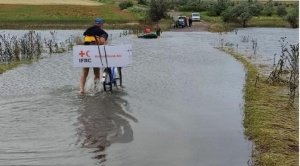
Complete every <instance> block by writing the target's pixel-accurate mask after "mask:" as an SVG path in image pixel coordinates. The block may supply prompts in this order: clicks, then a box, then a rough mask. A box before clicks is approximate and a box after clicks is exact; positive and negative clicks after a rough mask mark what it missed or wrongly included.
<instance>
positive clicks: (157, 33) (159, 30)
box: [156, 26, 162, 36]
mask: <svg viewBox="0 0 300 166" xmlns="http://www.w3.org/2000/svg"><path fill="white" fill-rule="evenodd" d="M161 33H162V32H161V29H160V27H159V26H157V27H156V35H157V36H160V34H161Z"/></svg>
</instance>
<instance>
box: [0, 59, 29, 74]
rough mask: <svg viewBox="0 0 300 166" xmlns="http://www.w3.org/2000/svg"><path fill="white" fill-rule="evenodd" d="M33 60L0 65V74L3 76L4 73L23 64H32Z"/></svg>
mask: <svg viewBox="0 0 300 166" xmlns="http://www.w3.org/2000/svg"><path fill="white" fill-rule="evenodd" d="M34 61H35V60H22V61H13V62H10V63H8V64H0V74H3V73H4V72H6V71H8V70H11V69H13V68H16V67H18V66H21V65H23V64H30V63H32V62H34Z"/></svg>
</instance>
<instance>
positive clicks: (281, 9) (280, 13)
mask: <svg viewBox="0 0 300 166" xmlns="http://www.w3.org/2000/svg"><path fill="white" fill-rule="evenodd" d="M276 13H277V15H278V16H280V17H283V16H285V15H286V14H287V11H286V7H285V5H280V6H277V10H276Z"/></svg>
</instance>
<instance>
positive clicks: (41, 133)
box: [0, 31, 252, 166]
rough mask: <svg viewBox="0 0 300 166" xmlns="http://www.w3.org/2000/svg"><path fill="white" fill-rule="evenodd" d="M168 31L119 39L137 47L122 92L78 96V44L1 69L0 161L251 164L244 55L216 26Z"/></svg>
mask: <svg viewBox="0 0 300 166" xmlns="http://www.w3.org/2000/svg"><path fill="white" fill-rule="evenodd" d="M60 33H61V35H60V36H64V35H66V38H67V37H68V36H67V35H70V34H69V33H72V32H70V31H68V33H66V32H65V31H62V32H60ZM74 33H75V32H74ZM76 33H77V32H76ZM162 35H163V36H162V37H161V38H159V39H139V38H132V37H131V36H123V37H120V38H118V39H117V40H113V41H112V44H115V45H118V44H132V48H133V64H132V66H131V67H127V68H124V69H123V84H124V88H119V89H114V93H104V92H100V93H97V94H95V93H93V92H88V94H87V95H86V96H80V95H79V79H80V74H81V69H79V68H73V62H72V52H68V53H64V54H60V55H52V56H51V57H48V58H45V59H42V60H40V61H38V62H36V63H33V64H30V65H24V66H22V67H19V68H16V69H14V70H11V71H8V72H5V73H4V74H2V75H0V106H1V107H0V132H1V135H0V147H1V148H0V165H30V166H34V165H45V166H46V165H47V166H48V165H51V166H58V165H68V166H83V165H84V166H93V165H106V166H246V165H247V161H248V160H249V159H250V155H251V146H252V144H251V143H250V142H249V141H248V140H247V139H246V138H245V137H244V135H243V126H242V120H243V84H244V79H245V71H244V68H243V66H242V64H241V63H239V62H238V61H236V60H235V59H234V58H232V57H231V56H229V55H226V54H224V53H223V52H220V51H218V50H217V49H215V48H213V46H214V43H217V42H218V37H217V36H216V35H215V34H211V33H208V32H163V34H162ZM92 75H93V74H92V72H90V75H89V80H88V83H87V89H91V87H93V85H92V82H93V81H92Z"/></svg>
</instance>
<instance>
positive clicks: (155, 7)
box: [148, 0, 169, 22]
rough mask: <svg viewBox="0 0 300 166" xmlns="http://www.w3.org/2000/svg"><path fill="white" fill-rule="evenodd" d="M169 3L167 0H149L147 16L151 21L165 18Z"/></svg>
mask: <svg viewBox="0 0 300 166" xmlns="http://www.w3.org/2000/svg"><path fill="white" fill-rule="evenodd" d="M168 9H169V3H168V1H167V0H151V3H150V10H149V13H148V14H149V17H150V19H151V21H154V22H157V21H159V20H160V19H162V18H167V16H168V14H167V12H168Z"/></svg>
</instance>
